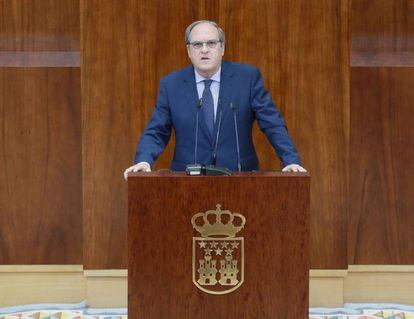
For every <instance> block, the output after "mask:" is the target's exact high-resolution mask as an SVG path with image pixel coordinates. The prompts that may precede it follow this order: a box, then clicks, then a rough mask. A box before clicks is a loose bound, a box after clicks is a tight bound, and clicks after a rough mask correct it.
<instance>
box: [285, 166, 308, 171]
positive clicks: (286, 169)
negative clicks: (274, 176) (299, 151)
mask: <svg viewBox="0 0 414 319" xmlns="http://www.w3.org/2000/svg"><path fill="white" fill-rule="evenodd" d="M282 172H306V169H304V168H303V167H302V166H300V165H298V164H290V165H287V166H285V167H283V169H282Z"/></svg>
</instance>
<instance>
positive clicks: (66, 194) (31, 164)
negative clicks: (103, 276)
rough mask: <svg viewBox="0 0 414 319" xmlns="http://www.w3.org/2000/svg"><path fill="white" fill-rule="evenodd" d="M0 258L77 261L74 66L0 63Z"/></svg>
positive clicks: (77, 138)
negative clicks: (16, 66)
mask: <svg viewBox="0 0 414 319" xmlns="http://www.w3.org/2000/svg"><path fill="white" fill-rule="evenodd" d="M0 101H1V103H0V114H1V116H0V128H1V129H0V158H1V161H2V169H1V170H0V219H1V223H0V234H1V236H0V264H81V263H82V211H81V209H82V191H81V189H82V184H81V182H82V181H81V132H80V131H81V126H80V115H81V114H80V70H79V68H53V69H50V68H36V69H34V68H0Z"/></svg>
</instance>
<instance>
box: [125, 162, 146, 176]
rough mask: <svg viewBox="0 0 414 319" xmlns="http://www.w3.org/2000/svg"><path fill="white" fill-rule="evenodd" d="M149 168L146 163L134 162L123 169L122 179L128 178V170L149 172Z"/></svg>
mask: <svg viewBox="0 0 414 319" xmlns="http://www.w3.org/2000/svg"><path fill="white" fill-rule="evenodd" d="M150 171H151V169H150V168H149V167H148V165H145V164H141V163H139V164H135V165H134V166H131V167H128V168H127V169H126V170H125V171H124V179H125V180H128V173H130V172H134V173H136V172H150Z"/></svg>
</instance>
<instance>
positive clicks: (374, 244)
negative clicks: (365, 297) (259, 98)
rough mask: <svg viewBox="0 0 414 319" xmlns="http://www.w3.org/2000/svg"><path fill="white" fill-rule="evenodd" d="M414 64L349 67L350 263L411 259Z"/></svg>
mask: <svg viewBox="0 0 414 319" xmlns="http://www.w3.org/2000/svg"><path fill="white" fill-rule="evenodd" d="M413 85H414V70H413V69H412V68H353V69H352V73H351V144H350V163H351V171H350V172H351V173H350V210H349V263H350V264H413V263H414V243H413V240H412V239H413V234H414V215H413V211H414V197H413V196H412V195H413V186H412V176H414V164H413V158H414V136H413V133H412V126H413V122H414V115H413V112H412V111H413V109H414V102H413V101H414V91H413Z"/></svg>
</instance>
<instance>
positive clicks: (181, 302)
mask: <svg viewBox="0 0 414 319" xmlns="http://www.w3.org/2000/svg"><path fill="white" fill-rule="evenodd" d="M137 175H138V177H131V178H130V180H129V181H128V186H129V187H128V195H129V200H130V207H129V208H130V209H129V220H128V223H129V231H128V236H129V237H128V243H129V258H130V259H129V269H128V275H129V280H128V282H129V286H128V288H129V289H128V295H129V303H128V305H129V311H130V316H131V318H132V319H135V318H153V319H161V318H170V319H176V318H200V319H205V318H226V319H234V318H246V319H250V318H302V319H305V318H308V306H309V305H308V293H309V287H308V283H309V249H308V245H309V240H308V239H309V184H310V183H309V182H310V181H309V176H307V174H281V173H268V174H263V173H258V174H254V173H245V174H243V173H242V174H240V175H239V174H237V175H234V176H231V177H219V178H214V177H189V176H186V175H185V173H173V174H157V173H150V174H148V173H141V174H137ZM289 175H290V176H289ZM295 175H296V176H295ZM195 189H196V190H198V196H197V194H194V190H195ZM153 194H157V196H154V195H153ZM252 194H254V200H252ZM274 194H283V195H285V196H280V197H278V196H274ZM217 204H221V205H222V209H223V210H230V211H232V212H238V213H241V214H242V215H243V216H244V217H245V218H246V224H245V225H244V228H243V229H242V230H241V231H240V232H239V233H237V235H236V237H238V236H242V237H244V282H243V284H242V285H241V286H240V287H239V288H238V289H237V290H235V291H233V292H231V293H229V294H225V295H215V296H212V295H208V294H207V293H204V292H202V291H200V290H199V289H198V288H197V287H196V286H195V285H194V284H193V282H192V240H193V239H192V238H193V237H200V234H199V233H198V232H197V231H195V230H194V229H193V226H192V224H191V218H192V216H193V215H194V214H196V213H198V212H205V211H207V210H215V209H216V205H217ZM209 217H211V218H209V221H210V222H211V223H214V222H215V218H214V215H213V216H211V215H210V216H209ZM227 221H228V216H225V217H223V222H224V223H226V222H227ZM199 224H202V221H199ZM235 224H238V225H239V224H240V221H239V220H238V218H237V217H235ZM236 253H237V252H236V250H235V252H234V253H233V256H234V257H235V254H236ZM212 255H213V256H212V257H213V258H215V257H216V256H215V254H214V253H212ZM201 258H202V257H201ZM238 261H239V263H238V265H240V264H241V258H238ZM195 262H196V267H197V268H198V266H199V263H198V259H197V260H196V261H195ZM217 264H219V262H217ZM239 267H240V266H238V268H239ZM217 268H218V269H219V268H220V266H219V265H218V266H217ZM239 269H240V268H239ZM194 271H195V272H196V271H197V270H194ZM238 276H239V279H240V278H241V276H240V274H239V275H238ZM217 277H219V274H217ZM204 288H207V289H208V288H212V290H214V288H213V287H206V286H204ZM222 288H231V287H222ZM221 290H223V289H221ZM161 291H162V292H163V293H160V292H161ZM236 305H238V306H236Z"/></svg>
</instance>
